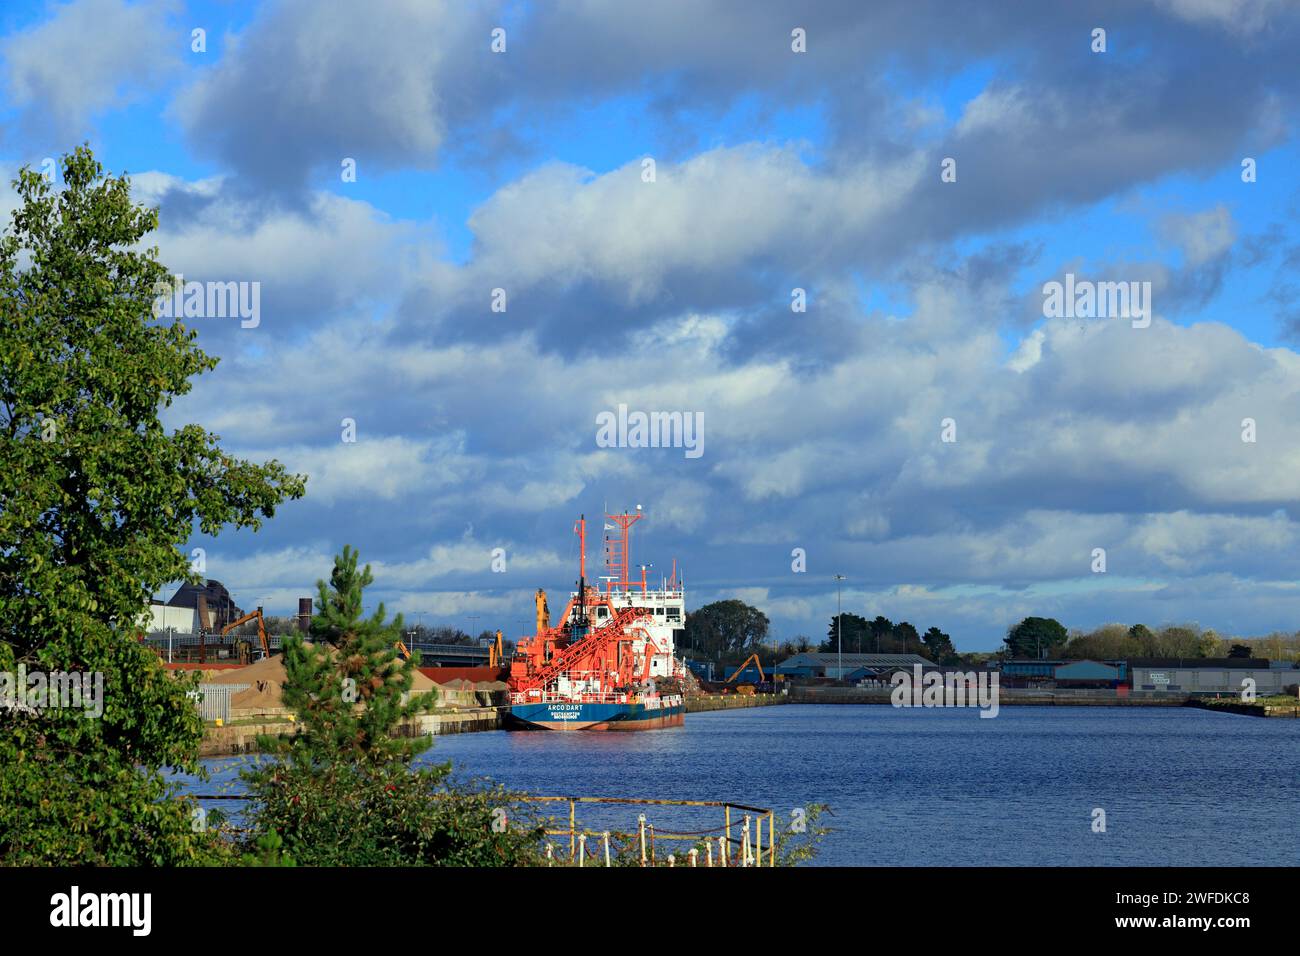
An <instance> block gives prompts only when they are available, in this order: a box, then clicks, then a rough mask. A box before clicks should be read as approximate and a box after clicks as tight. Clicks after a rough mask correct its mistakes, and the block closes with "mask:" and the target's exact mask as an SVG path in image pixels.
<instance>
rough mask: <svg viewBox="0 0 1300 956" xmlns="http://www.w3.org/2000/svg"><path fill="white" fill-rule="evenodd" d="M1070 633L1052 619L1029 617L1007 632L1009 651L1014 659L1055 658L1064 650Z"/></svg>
mask: <svg viewBox="0 0 1300 956" xmlns="http://www.w3.org/2000/svg"><path fill="white" fill-rule="evenodd" d="M1069 636H1070V635H1069V633H1068V632H1067V631H1066V630H1065V625H1063V624H1062V623H1061V622H1060V621H1058V620H1056V619H1055V618H1051V617H1027V618H1025V619H1024V620H1023V621H1021V622H1020V623H1019V624H1017V625H1015V626H1014V627H1012V628H1011V629H1010V630H1008V631H1007V636H1006V645H1007V651H1008V653H1009V654H1010V656H1011V657H1013V658H1035V659H1037V658H1038V657H1040V656H1041V657H1054V656H1055V655H1056V654H1057V653H1058V652H1059V651H1061V650H1063V649H1064V647H1065V643H1066V641H1067V640H1068V639H1069Z"/></svg>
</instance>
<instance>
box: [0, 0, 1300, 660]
mask: <svg viewBox="0 0 1300 956" xmlns="http://www.w3.org/2000/svg"><path fill="white" fill-rule="evenodd" d="M641 6H642V5H637V6H629V5H627V4H625V3H618V2H613V0H608V2H605V0H600V2H585V3H576V2H573V3H569V2H557V3H552V4H519V3H499V2H492V0H476V2H471V3H438V2H416V0H378V2H375V3H371V4H365V5H357V6H356V8H355V9H340V8H339V7H338V5H331V4H318V3H309V2H306V0H283V2H268V3H263V4H248V3H235V2H231V3H226V2H212V3H185V2H182V0H144V2H136V3H129V2H126V0H72V2H68V3H57V4H47V3H17V4H8V5H6V7H5V8H4V10H3V11H0V172H3V173H4V174H5V177H4V178H5V179H6V180H8V179H9V178H10V177H11V175H12V173H13V171H14V170H15V169H17V168H18V167H19V166H21V165H23V164H28V163H30V164H35V165H39V164H40V163H41V161H42V160H43V159H44V158H46V157H53V156H58V155H59V154H60V153H62V152H63V151H65V150H67V149H69V148H71V147H72V146H73V145H74V144H76V143H79V142H83V141H85V142H89V143H90V144H91V145H92V146H93V147H94V149H95V151H96V153H97V155H98V156H99V157H100V158H101V159H102V160H103V161H104V162H105V164H106V165H107V166H108V167H109V168H110V169H112V170H114V171H128V172H130V173H131V174H132V176H133V177H134V180H135V186H136V193H137V195H138V196H139V197H140V199H141V201H145V202H149V203H151V204H155V205H157V206H158V207H159V209H160V219H161V228H160V230H159V233H158V236H157V244H158V246H159V248H160V251H161V257H162V259H163V261H164V262H166V263H167V264H168V265H169V266H171V267H172V268H173V269H174V270H175V271H177V272H183V273H184V274H185V275H186V277H187V278H190V279H195V280H200V281H204V280H216V281H224V280H236V281H247V282H258V283H260V286H261V290H262V309H263V311H262V316H261V321H260V323H259V324H258V326H257V327H256V328H250V329H241V328H239V326H238V324H237V323H231V322H230V321H228V320H220V319H196V320H194V324H195V327H196V328H198V330H199V335H200V341H201V343H202V344H203V346H204V347H205V348H206V349H208V350H209V351H210V352H212V353H213V354H216V355H219V356H221V358H222V363H221V365H220V367H219V368H218V370H217V371H216V372H214V373H212V374H211V375H209V376H205V377H204V378H203V379H202V380H200V381H199V382H198V383H197V385H196V388H195V390H194V392H193V393H192V394H191V395H190V396H187V397H186V398H185V399H184V400H183V401H182V402H180V403H178V405H177V406H176V407H175V408H174V409H172V410H170V411H169V413H168V416H169V420H170V421H174V422H175V423H177V424H179V423H180V422H181V421H197V422H200V423H202V424H204V425H205V426H206V427H208V428H210V429H211V430H213V431H215V432H217V433H218V434H220V435H221V436H222V439H223V441H224V442H225V443H226V444H227V445H228V446H229V447H230V448H231V449H232V450H234V451H237V452H238V453H240V454H242V455H246V456H247V457H251V458H270V457H274V458H278V459H279V460H281V461H283V462H285V463H286V464H287V465H288V466H290V467H291V468H293V469H294V470H296V471H300V472H304V473H306V474H307V475H308V476H309V481H308V495H307V498H306V499H304V500H303V501H301V502H297V503H293V504H291V505H289V506H287V507H285V508H283V509H282V510H281V511H280V513H279V514H277V516H276V518H275V520H274V521H273V522H271V523H270V524H269V525H268V526H267V527H266V528H265V529H264V530H263V531H261V532H259V533H257V534H251V533H246V532H241V533H235V534H224V535H222V536H220V537H218V538H217V539H215V540H208V539H202V538H196V539H195V541H194V542H193V545H194V546H201V547H204V548H205V549H206V551H207V555H208V573H209V574H210V576H212V577H215V578H218V579H220V580H222V581H223V582H224V583H226V584H227V585H228V586H229V587H230V588H231V589H232V591H233V592H234V593H235V596H236V599H237V601H238V602H239V603H240V604H241V605H243V606H246V607H247V606H252V605H254V604H256V603H259V602H261V603H265V604H266V606H267V608H268V610H270V611H274V612H278V613H286V612H289V611H290V610H292V609H293V607H294V606H295V599H296V597H297V596H298V595H307V594H310V593H312V591H313V584H314V582H315V580H316V579H317V578H318V577H321V576H324V575H326V574H327V572H328V569H329V565H330V558H331V556H332V555H333V554H334V553H335V552H337V551H338V550H340V549H341V548H342V546H343V544H345V543H350V544H354V545H357V546H358V547H359V548H360V550H361V554H362V557H363V559H365V560H369V561H371V562H372V563H373V564H374V565H375V572H376V578H377V584H376V588H375V598H376V599H377V600H378V599H382V600H384V601H385V602H387V604H388V606H389V607H390V608H393V609H396V610H401V611H403V612H405V613H406V614H408V615H416V614H419V615H420V616H421V619H422V620H424V621H425V622H426V623H445V624H451V625H457V626H462V627H466V628H470V627H473V628H475V629H479V628H483V627H489V626H501V627H504V628H505V629H506V630H507V631H508V632H509V633H511V634H516V633H517V632H518V631H519V630H520V624H519V622H521V621H524V620H526V619H527V618H528V616H529V609H530V607H531V594H532V592H533V590H534V589H535V588H536V587H538V586H542V587H546V588H548V589H551V590H556V591H563V590H564V589H566V588H567V587H568V586H569V585H570V583H571V579H572V577H573V576H574V573H575V572H574V566H575V564H576V560H575V554H574V545H573V542H572V541H571V535H570V529H571V527H572V521H573V518H574V517H575V516H576V515H577V514H579V513H586V514H587V516H588V517H589V518H595V517H597V515H598V513H599V511H600V509H601V508H602V507H603V506H605V505H606V504H608V506H609V507H610V508H611V509H615V510H622V509H624V508H631V507H634V506H635V505H637V504H642V505H644V506H645V510H646V514H647V520H646V521H644V522H642V524H641V525H640V526H638V534H637V535H636V536H634V560H636V561H638V562H639V561H643V560H644V561H651V562H654V568H655V570H654V571H653V572H651V573H652V575H653V574H654V573H658V572H661V571H662V572H664V573H667V570H668V568H669V567H670V565H671V561H672V559H673V558H674V557H676V558H677V559H678V561H679V563H680V564H681V565H682V566H684V567H685V570H686V575H687V583H688V588H689V589H690V590H689V603H690V605H691V606H698V605H700V604H702V603H706V602H708V601H711V600H716V599H720V598H727V597H741V598H743V599H744V600H747V601H749V602H750V603H753V604H755V605H756V606H758V607H760V608H762V609H763V610H764V611H765V612H767V614H768V615H769V617H770V618H771V619H772V622H773V634H774V636H776V637H778V638H782V639H784V638H787V637H793V636H795V635H797V634H800V633H803V634H808V635H812V636H815V637H820V636H821V635H822V634H823V633H824V632H825V630H826V625H827V620H828V618H829V615H830V614H832V613H833V611H834V601H835V591H834V583H833V575H834V574H836V573H843V574H845V575H847V578H848V580H847V582H846V585H845V594H844V600H845V608H846V609H847V610H854V611H856V612H858V613H864V614H867V615H868V616H874V615H876V614H885V615H887V616H889V617H891V618H893V619H894V620H903V619H906V620H909V621H911V622H912V623H913V624H915V625H916V626H917V627H918V628H919V629H920V630H922V631H924V630H925V629H926V628H927V627H929V626H931V625H937V626H939V627H941V628H943V629H944V630H946V631H948V632H949V633H951V634H952V635H953V637H954V640H955V641H956V643H957V645H958V647H959V648H960V649H963V650H986V649H991V648H992V647H994V646H995V645H996V644H997V643H998V642H999V640H1000V639H1001V636H1002V635H1003V634H1004V633H1005V629H1006V627H1007V626H1008V625H1009V624H1011V623H1014V622H1015V621H1016V620H1018V619H1019V618H1021V617H1023V616H1025V615H1028V614H1044V615H1051V616H1056V617H1058V618H1060V619H1061V620H1062V621H1063V622H1064V623H1066V624H1067V626H1070V627H1076V628H1081V629H1086V628H1091V627H1094V626H1097V625H1100V624H1103V623H1108V622H1114V621H1121V622H1125V623H1134V622H1137V621H1143V622H1145V623H1148V624H1151V625H1159V624H1164V623H1183V622H1197V623H1199V624H1201V625H1202V626H1205V627H1212V628H1215V629H1216V630H1219V631H1220V632H1224V633H1229V634H1241V635H1251V634H1263V633H1268V632H1270V631H1274V630H1284V631H1288V632H1290V631H1295V630H1296V629H1297V626H1298V625H1297V621H1296V612H1297V607H1298V605H1297V600H1296V598H1297V595H1296V585H1295V583H1294V582H1295V581H1296V579H1297V573H1296V572H1297V571H1300V567H1298V566H1297V565H1300V561H1298V560H1297V548H1296V545H1297V544H1298V543H1300V526H1297V524H1296V521H1295V517H1296V515H1295V502H1296V498H1297V492H1298V491H1300V467H1297V466H1300V421H1298V420H1297V416H1296V415H1295V414H1294V413H1295V411H1296V409H1297V397H1298V396H1300V359H1298V357H1297V355H1296V352H1295V348H1296V336H1297V330H1298V329H1300V309H1297V307H1296V306H1295V305H1294V302H1295V300H1296V295H1295V293H1296V291H1297V289H1300V282H1298V281H1297V279H1298V277H1297V269H1298V268H1300V236H1297V229H1296V225H1295V223H1296V221H1297V216H1296V213H1297V206H1298V205H1300V189H1298V188H1297V187H1298V185H1300V180H1298V178H1297V176H1296V173H1295V171H1296V170H1297V169H1300V148H1298V145H1297V140H1296V135H1295V121H1296V94H1297V91H1298V88H1300V69H1297V67H1296V66H1295V57H1294V50H1295V48H1296V41H1297V39H1300V37H1298V36H1297V33H1298V31H1300V14H1297V12H1296V11H1295V10H1294V8H1293V5H1291V4H1288V3H1285V2H1275V0H1146V2H1131V3H1121V2H1118V0H1113V2H1103V0H1095V2H1080V3H1074V4H1070V5H1059V6H1060V7H1061V8H1060V9H1056V7H1058V5H1053V4H1041V3H1035V2H1030V0H1024V2H1012V0H1007V2H1004V3H992V4H985V5H980V7H978V8H975V9H972V10H969V11H965V12H963V14H961V15H955V14H953V13H952V11H951V8H950V7H949V6H948V5H947V4H944V3H941V2H938V0H908V2H892V0H885V2H881V3H874V4H861V3H853V2H847V0H846V2H838V0H835V2H833V0H825V2H819V3H814V4H810V5H799V6H795V5H790V4H780V3H776V2H755V3H752V4H744V5H738V4H733V3H725V2H695V3H686V2H680V3H679V2H665V3H662V4H655V5H649V6H650V8H649V9H642V8H641ZM495 27H503V28H504V29H505V31H506V49H505V51H504V52H501V53H494V52H493V51H492V50H491V49H490V42H491V32H492V30H493V29H494V28H495ZM196 28H201V29H203V30H205V31H206V50H204V51H203V52H195V51H193V50H192V49H191V36H192V31H193V30H194V29H196ZM796 28H799V29H803V30H804V31H806V36H807V47H806V52H803V53H796V52H794V51H793V50H792V49H791V31H792V30H794V29H796ZM1095 28H1102V29H1105V30H1106V49H1105V51H1103V52H1094V51H1093V49H1092V45H1093V36H1092V31H1093V30H1094V29H1095ZM1247 157H1249V158H1252V159H1253V160H1254V161H1255V163H1256V167H1257V178H1256V181H1254V182H1249V183H1248V182H1244V181H1243V179H1242V170H1241V163H1242V160H1243V159H1244V158H1247ZM349 158H350V159H353V160H355V162H356V169H357V177H356V181H355V182H349V181H344V180H343V178H342V177H341V176H340V169H341V163H342V162H343V161H344V160H345V159H349ZM647 158H650V159H653V160H654V162H655V164H656V166H655V169H656V176H655V178H654V180H653V181H651V182H646V181H645V180H644V179H643V177H642V175H641V173H642V163H643V161H644V160H646V159H647ZM945 158H953V159H955V160H956V163H957V167H956V168H957V177H956V181H955V182H944V181H943V180H942V178H941V176H940V168H941V163H942V161H943V160H944V159H945ZM12 203H13V196H12V192H11V191H9V190H8V189H7V188H6V189H5V190H3V191H0V213H4V215H5V218H6V219H7V215H8V213H7V211H8V209H9V208H11V207H12ZM1067 272H1073V273H1075V274H1077V275H1078V276H1079V277H1080V278H1089V279H1092V280H1095V281H1102V282H1115V281H1123V282H1129V281H1133V282H1143V281H1146V282H1150V283H1151V288H1152V303H1153V313H1154V314H1153V318H1152V321H1151V323H1150V325H1149V326H1147V327H1142V328H1137V327H1133V326H1132V325H1131V324H1130V323H1129V322H1128V321H1126V320H1123V319H1120V318H1115V317H1098V318H1092V319H1067V318H1047V317H1045V316H1044V315H1043V310H1042V304H1043V295H1042V288H1043V285H1044V283H1046V282H1050V281H1061V280H1062V279H1063V277H1064V275H1065V273H1067ZM795 287H799V288H803V289H805V290H806V293H807V296H808V303H809V304H808V308H807V311H806V312H802V313H796V312H792V311H791V308H790V302H791V290H792V289H793V288H795ZM495 288H503V289H505V290H506V291H507V293H508V302H509V305H508V308H507V310H506V312H505V313H494V312H492V311H491V309H490V308H489V305H488V304H489V301H490V295H491V291H492V290H493V289H495ZM619 404H627V405H628V406H629V407H630V408H632V409H641V410H644V411H647V412H650V411H682V412H685V413H689V414H696V413H698V414H700V415H702V417H703V422H704V434H705V445H704V453H703V454H702V455H700V456H699V457H698V458H688V457H687V456H685V455H684V454H683V450H682V449H680V448H628V447H621V448H619V447H616V448H604V447H600V445H599V444H598V443H597V441H596V424H595V422H596V416H597V415H598V414H599V413H600V412H602V411H607V410H612V409H615V408H617V407H618V405H619ZM344 418H350V419H353V420H355V421H356V422H357V441H356V442H355V443H352V442H344V441H341V440H340V436H341V431H342V430H341V422H342V420H343V419H344ZM949 418H951V419H952V420H953V421H954V422H955V424H956V441H954V442H944V441H943V440H942V439H941V427H942V425H941V423H942V422H943V421H944V420H945V419H949ZM1246 418H1251V419H1253V420H1254V421H1255V422H1256V423H1257V440H1256V441H1254V442H1245V441H1242V440H1241V433H1242V422H1243V420H1244V419H1246ZM495 548H503V549H505V552H506V554H507V570H506V571H505V572H504V573H494V572H492V570H491V554H492V551H493V549H495ZM797 548H798V549H803V551H804V552H805V553H806V555H807V570H806V571H803V572H797V571H794V570H793V569H792V560H793V559H792V552H793V551H794V549H797ZM1096 548H1103V549H1105V552H1106V561H1107V566H1106V570H1105V572H1104V573H1098V572H1095V571H1094V570H1093V565H1094V559H1093V552H1094V549H1096ZM589 560H590V561H592V562H593V563H594V562H596V561H598V549H597V548H595V547H593V548H592V549H591V551H590V554H589Z"/></svg>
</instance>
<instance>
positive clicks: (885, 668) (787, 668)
mask: <svg viewBox="0 0 1300 956" xmlns="http://www.w3.org/2000/svg"><path fill="white" fill-rule="evenodd" d="M917 664H920V665H921V666H922V667H926V666H930V667H933V666H934V665H933V664H932V663H931V662H930V661H928V660H926V659H925V658H924V657H921V656H920V655H919V654H836V653H835V652H834V651H832V652H830V653H829V654H828V653H822V652H819V651H807V652H805V653H803V654H796V655H794V657H788V658H786V659H785V660H783V661H782V662H781V663H780V664H777V665H776V671H775V673H776V674H777V675H778V676H780V677H783V678H787V679H788V678H792V677H795V678H798V677H803V678H815V677H821V678H830V679H832V680H878V679H881V678H883V677H887V676H888V675H889V674H891V673H893V672H894V671H896V670H899V669H900V668H901V669H903V670H909V671H910V670H911V669H912V668H913V667H914V666H916V665H917Z"/></svg>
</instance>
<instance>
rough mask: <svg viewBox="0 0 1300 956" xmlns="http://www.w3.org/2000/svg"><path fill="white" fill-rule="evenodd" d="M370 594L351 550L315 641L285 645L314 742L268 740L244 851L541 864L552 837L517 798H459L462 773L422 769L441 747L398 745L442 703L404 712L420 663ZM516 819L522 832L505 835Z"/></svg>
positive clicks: (394, 861) (296, 698)
mask: <svg viewBox="0 0 1300 956" xmlns="http://www.w3.org/2000/svg"><path fill="white" fill-rule="evenodd" d="M372 582H373V576H372V575H371V572H370V566H369V565H366V566H365V568H364V569H362V570H360V571H358V570H357V553H356V551H354V550H353V549H352V548H351V547H345V548H344V549H343V553H342V554H341V555H339V556H338V557H336V558H335V559H334V571H333V573H332V574H331V575H330V581H329V584H328V585H327V584H326V583H325V582H324V581H320V582H318V583H317V589H318V591H319V594H318V596H317V601H316V614H315V615H314V616H313V617H312V621H311V628H310V631H311V636H312V637H313V638H314V643H311V644H308V643H307V642H305V641H304V640H303V639H302V638H300V637H291V638H289V639H288V640H286V642H285V651H284V663H285V672H286V679H285V685H284V689H283V699H284V702H285V704H286V705H287V706H289V707H291V708H293V709H294V711H295V712H296V716H297V718H298V719H299V720H300V721H301V724H302V732H301V733H299V734H297V735H295V736H292V737H289V738H288V739H279V740H277V739H274V738H263V739H262V740H261V741H260V745H261V747H262V749H263V751H266V752H270V753H273V754H276V755H277V756H278V757H279V758H280V759H278V760H274V761H268V762H263V763H261V764H259V765H258V766H257V767H255V768H253V769H252V770H249V771H246V772H245V773H244V775H243V776H244V779H245V781H246V782H247V783H248V792H249V797H250V801H251V802H250V822H251V823H252V833H251V834H250V836H249V839H248V841H247V846H246V847H245V849H246V852H248V853H249V855H250V856H253V857H256V858H257V859H262V860H268V861H272V862H273V861H274V860H291V861H293V862H295V863H297V864H301V865H306V866H410V865H415V864H424V865H447V866H482V865H501V864H506V865H512V864H520V863H531V862H537V860H538V858H539V841H540V839H541V835H542V831H541V828H540V826H539V825H537V824H535V823H533V822H531V820H528V815H527V814H526V813H525V812H523V811H522V809H521V807H520V806H519V804H518V800H517V797H516V796H515V795H513V794H510V793H508V792H506V791H505V790H503V789H502V788H500V787H495V786H490V785H481V786H477V787H472V788H462V787H456V786H452V785H451V784H450V783H449V781H448V777H449V774H450V772H451V765H450V764H429V763H420V762H417V761H416V759H415V758H416V757H418V756H419V755H420V754H422V753H423V752H425V751H426V750H428V749H429V747H430V746H431V745H432V738H424V737H414V738H411V737H401V736H399V733H400V731H399V725H400V724H401V722H402V721H404V720H407V719H409V718H413V717H415V716H416V715H418V714H420V713H422V712H424V711H426V710H428V709H429V708H430V707H431V706H432V705H433V702H434V695H433V694H421V695H418V696H414V697H410V698H409V699H407V700H405V701H404V699H403V698H404V696H406V695H407V692H408V691H410V689H411V685H412V682H413V680H414V675H415V663H414V661H413V660H407V661H400V660H399V656H398V653H397V649H396V646H395V645H396V644H397V642H398V640H400V638H401V631H402V618H401V615H398V616H397V617H396V618H394V620H392V621H391V622H388V623H385V621H384V618H385V611H384V606H383V605H382V604H380V605H379V607H378V609H377V610H376V611H375V613H374V614H373V615H372V616H371V617H369V618H363V617H362V609H363V600H364V593H365V589H366V588H367V587H369V586H370V584H371V583H372ZM506 820H509V821H512V822H513V825H511V826H502V823H503V821H506ZM521 822H523V825H522V826H521V825H520V823H521ZM268 847H273V848H274V853H271V852H269V851H268V850H267V848H268Z"/></svg>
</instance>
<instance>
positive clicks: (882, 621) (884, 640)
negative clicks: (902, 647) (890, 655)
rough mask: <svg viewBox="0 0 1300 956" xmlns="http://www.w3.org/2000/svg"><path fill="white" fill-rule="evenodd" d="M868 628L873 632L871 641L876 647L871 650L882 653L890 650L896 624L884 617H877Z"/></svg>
mask: <svg viewBox="0 0 1300 956" xmlns="http://www.w3.org/2000/svg"><path fill="white" fill-rule="evenodd" d="M867 628H868V630H870V631H871V639H872V642H873V644H874V645H875V646H874V647H872V648H871V650H874V651H880V652H883V651H887V650H889V641H891V640H892V639H893V637H894V622H893V621H891V620H890V619H889V618H887V617H884V616H883V615H877V617H876V619H875V620H874V621H872V622H871V623H870V624H868V625H867Z"/></svg>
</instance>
